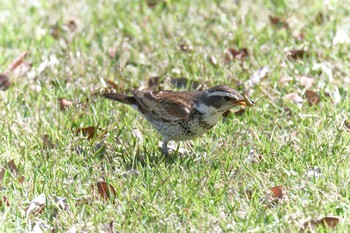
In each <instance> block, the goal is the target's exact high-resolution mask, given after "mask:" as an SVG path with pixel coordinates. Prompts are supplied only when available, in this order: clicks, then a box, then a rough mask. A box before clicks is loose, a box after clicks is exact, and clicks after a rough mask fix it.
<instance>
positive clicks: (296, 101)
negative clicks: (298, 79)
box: [283, 93, 303, 108]
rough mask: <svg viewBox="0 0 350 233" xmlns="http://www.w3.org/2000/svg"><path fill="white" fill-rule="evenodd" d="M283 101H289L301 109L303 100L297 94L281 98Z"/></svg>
mask: <svg viewBox="0 0 350 233" xmlns="http://www.w3.org/2000/svg"><path fill="white" fill-rule="evenodd" d="M283 99H284V100H285V101H290V102H292V103H294V104H296V105H297V106H298V107H299V108H301V107H302V104H303V98H301V97H300V96H299V95H298V94H297V93H289V94H287V95H285V96H284V97H283Z"/></svg>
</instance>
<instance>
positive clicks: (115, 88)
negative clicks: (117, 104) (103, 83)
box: [107, 80, 124, 92]
mask: <svg viewBox="0 0 350 233" xmlns="http://www.w3.org/2000/svg"><path fill="white" fill-rule="evenodd" d="M107 84H108V85H109V86H110V87H112V88H113V89H114V90H115V91H117V92H124V90H123V88H121V87H120V86H119V85H117V84H116V83H114V82H113V81H112V80H107Z"/></svg>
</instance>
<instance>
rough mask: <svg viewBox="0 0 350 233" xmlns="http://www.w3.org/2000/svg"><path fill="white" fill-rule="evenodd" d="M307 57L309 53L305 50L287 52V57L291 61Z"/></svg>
mask: <svg viewBox="0 0 350 233" xmlns="http://www.w3.org/2000/svg"><path fill="white" fill-rule="evenodd" d="M307 55H308V54H307V51H306V50H304V49H292V50H289V51H287V52H286V56H287V58H289V59H299V58H303V57H306V56H307Z"/></svg>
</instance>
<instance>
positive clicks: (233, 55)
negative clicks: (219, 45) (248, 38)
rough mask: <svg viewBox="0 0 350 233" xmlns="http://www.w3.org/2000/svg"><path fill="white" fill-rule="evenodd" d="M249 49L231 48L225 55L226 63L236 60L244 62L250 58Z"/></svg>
mask: <svg viewBox="0 0 350 233" xmlns="http://www.w3.org/2000/svg"><path fill="white" fill-rule="evenodd" d="M248 55H249V54H248V49H247V48H243V49H239V50H237V49H235V48H229V49H228V50H227V51H226V53H225V62H226V63H229V62H231V61H234V60H243V59H244V58H246V57H248Z"/></svg>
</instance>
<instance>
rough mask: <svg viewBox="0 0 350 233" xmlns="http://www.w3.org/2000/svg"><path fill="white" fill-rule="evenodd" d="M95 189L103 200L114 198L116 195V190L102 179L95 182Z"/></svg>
mask: <svg viewBox="0 0 350 233" xmlns="http://www.w3.org/2000/svg"><path fill="white" fill-rule="evenodd" d="M97 189H98V193H99V194H100V196H101V197H102V198H103V199H105V200H108V199H110V198H114V197H116V195H117V191H115V189H114V187H113V186H112V185H111V184H107V182H104V181H101V182H97Z"/></svg>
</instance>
